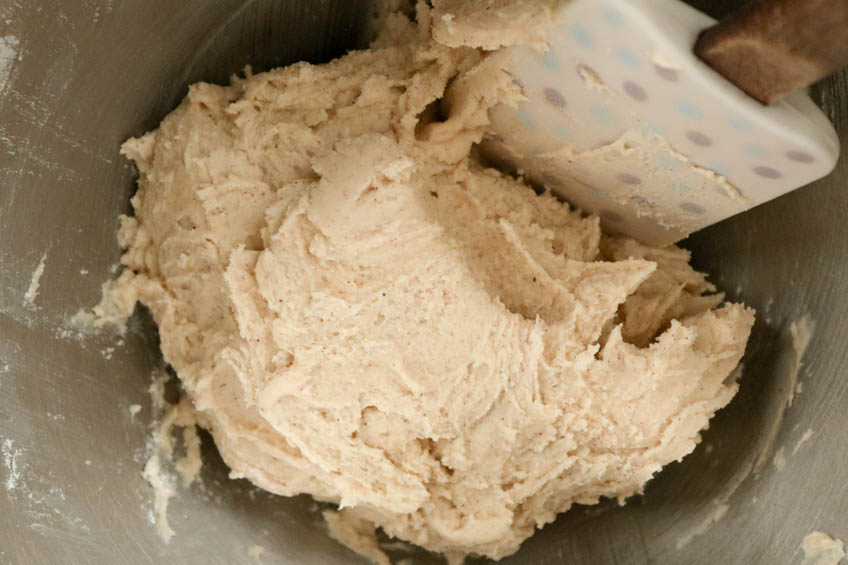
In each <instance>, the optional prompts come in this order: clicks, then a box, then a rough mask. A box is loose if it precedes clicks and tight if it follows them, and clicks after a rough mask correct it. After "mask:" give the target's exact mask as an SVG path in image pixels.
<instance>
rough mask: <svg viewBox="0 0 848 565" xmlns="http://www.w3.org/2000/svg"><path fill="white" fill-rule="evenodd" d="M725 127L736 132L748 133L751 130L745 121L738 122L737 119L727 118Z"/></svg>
mask: <svg viewBox="0 0 848 565" xmlns="http://www.w3.org/2000/svg"><path fill="white" fill-rule="evenodd" d="M727 125H728V126H729V127H730V129H734V130H736V131H748V130H750V129H751V126H750V124H748V122H746V121H745V120H740V119H739V118H728V120H727Z"/></svg>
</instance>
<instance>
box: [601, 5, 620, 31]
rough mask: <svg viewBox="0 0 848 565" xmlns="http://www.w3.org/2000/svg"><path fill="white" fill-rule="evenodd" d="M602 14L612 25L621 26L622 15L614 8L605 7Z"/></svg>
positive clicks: (608, 23)
mask: <svg viewBox="0 0 848 565" xmlns="http://www.w3.org/2000/svg"><path fill="white" fill-rule="evenodd" d="M601 16H602V17H603V18H604V21H605V22H606V23H607V25H609V26H610V27H615V28H619V27H621V16H620V15H619V13H618V12H616V11H615V10H613V9H612V8H604V9H603V10H602V12H601Z"/></svg>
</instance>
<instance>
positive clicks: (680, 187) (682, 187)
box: [671, 181, 692, 193]
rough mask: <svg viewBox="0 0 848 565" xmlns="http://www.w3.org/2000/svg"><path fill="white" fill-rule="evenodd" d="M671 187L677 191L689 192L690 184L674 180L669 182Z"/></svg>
mask: <svg viewBox="0 0 848 565" xmlns="http://www.w3.org/2000/svg"><path fill="white" fill-rule="evenodd" d="M671 188H673V189H674V190H676V191H677V192H683V193H686V192H690V191H691V190H692V187H691V186H689V185H688V184H687V183H685V182H681V181H674V182H673V183H671Z"/></svg>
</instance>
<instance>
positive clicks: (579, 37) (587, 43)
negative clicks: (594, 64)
mask: <svg viewBox="0 0 848 565" xmlns="http://www.w3.org/2000/svg"><path fill="white" fill-rule="evenodd" d="M571 35H572V36H573V37H574V40H575V41H577V43H579V44H580V45H582V46H583V47H590V48H591V47H594V46H595V40H594V38H593V37H592V34H591V33H589V32H588V31H587V30H586V28H584V27H583V26H579V25H576V26H573V27H572V28H571Z"/></svg>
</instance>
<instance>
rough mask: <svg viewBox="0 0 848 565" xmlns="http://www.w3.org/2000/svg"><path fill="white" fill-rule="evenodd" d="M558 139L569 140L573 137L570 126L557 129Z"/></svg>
mask: <svg viewBox="0 0 848 565" xmlns="http://www.w3.org/2000/svg"><path fill="white" fill-rule="evenodd" d="M556 134H557V137H560V138H562V139H569V138H570V137H571V128H570V127H568V126H559V127H558V128H556Z"/></svg>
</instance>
